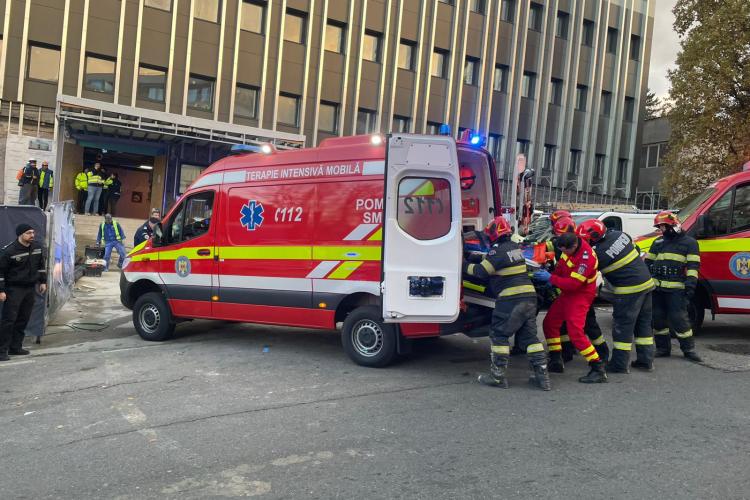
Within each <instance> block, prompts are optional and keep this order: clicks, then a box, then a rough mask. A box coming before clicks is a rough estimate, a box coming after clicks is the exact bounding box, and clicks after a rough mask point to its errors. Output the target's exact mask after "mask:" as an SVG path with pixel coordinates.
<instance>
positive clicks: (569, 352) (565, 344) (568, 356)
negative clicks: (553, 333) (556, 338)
mask: <svg viewBox="0 0 750 500" xmlns="http://www.w3.org/2000/svg"><path fill="white" fill-rule="evenodd" d="M560 345H561V346H562V360H563V362H565V363H569V362H570V361H573V356H575V355H576V348H575V347H573V344H572V343H571V342H570V341H569V340H564V341H562V342H561V343H560Z"/></svg>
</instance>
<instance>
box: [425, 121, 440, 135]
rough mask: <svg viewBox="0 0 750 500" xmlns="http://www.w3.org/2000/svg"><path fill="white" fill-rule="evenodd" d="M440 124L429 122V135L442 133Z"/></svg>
mask: <svg viewBox="0 0 750 500" xmlns="http://www.w3.org/2000/svg"><path fill="white" fill-rule="evenodd" d="M440 125H441V124H440V123H438V122H427V132H426V133H427V135H438V134H439V133H440Z"/></svg>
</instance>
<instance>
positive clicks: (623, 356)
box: [607, 349, 630, 373]
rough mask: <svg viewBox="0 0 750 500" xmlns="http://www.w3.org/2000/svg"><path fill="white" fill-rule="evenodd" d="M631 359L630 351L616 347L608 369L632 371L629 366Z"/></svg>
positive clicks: (612, 370)
mask: <svg viewBox="0 0 750 500" xmlns="http://www.w3.org/2000/svg"><path fill="white" fill-rule="evenodd" d="M629 360H630V352H629V351H623V350H622V349H615V350H614V351H613V353H612V359H611V360H610V361H609V363H607V371H608V372H610V373H630V368H628V361H629Z"/></svg>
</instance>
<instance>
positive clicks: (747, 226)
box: [730, 184, 750, 233]
mask: <svg viewBox="0 0 750 500" xmlns="http://www.w3.org/2000/svg"><path fill="white" fill-rule="evenodd" d="M748 230H750V184H745V185H744V186H738V187H737V190H736V191H735V193H734V208H733V210H732V227H731V229H730V232H731V233H739V232H741V231H748Z"/></svg>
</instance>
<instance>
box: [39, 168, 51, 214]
mask: <svg viewBox="0 0 750 500" xmlns="http://www.w3.org/2000/svg"><path fill="white" fill-rule="evenodd" d="M53 187H55V179H54V172H53V171H52V170H50V168H49V162H48V161H46V160H45V161H43V162H42V169H41V170H40V171H39V192H38V193H37V199H38V200H39V208H41V209H42V210H47V203H48V202H49V192H50V191H52V188H53Z"/></svg>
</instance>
